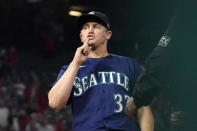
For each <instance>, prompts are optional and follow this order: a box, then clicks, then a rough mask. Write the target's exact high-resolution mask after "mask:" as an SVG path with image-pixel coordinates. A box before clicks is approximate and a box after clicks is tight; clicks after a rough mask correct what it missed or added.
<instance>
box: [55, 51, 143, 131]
mask: <svg viewBox="0 0 197 131" xmlns="http://www.w3.org/2000/svg"><path fill="white" fill-rule="evenodd" d="M67 67H68V66H63V68H62V69H61V71H60V73H59V75H58V78H57V80H56V82H57V81H58V80H59V78H60V77H61V76H62V75H63V73H64V72H65V71H66V69H67ZM140 73H141V68H140V66H139V65H138V64H137V63H136V61H135V60H133V59H130V58H127V57H123V56H118V55H113V54H110V55H109V56H106V57H103V58H88V59H87V60H86V61H85V62H84V63H83V65H81V66H80V68H79V70H78V73H77V76H76V79H75V82H74V86H73V89H72V92H71V95H70V98H69V103H71V106H72V115H73V128H74V131H108V130H109V131H110V130H113V131H140V127H139V125H138V123H137V121H135V120H132V119H130V118H129V117H128V116H127V115H126V114H125V113H124V110H125V109H124V108H125V104H126V99H127V98H128V96H131V95H132V91H133V87H134V84H135V82H136V79H137V77H138V76H139V74H140Z"/></svg>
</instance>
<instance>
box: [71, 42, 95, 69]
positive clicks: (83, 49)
mask: <svg viewBox="0 0 197 131" xmlns="http://www.w3.org/2000/svg"><path fill="white" fill-rule="evenodd" d="M88 42H89V38H88V39H87V40H86V42H85V43H84V44H83V45H82V46H80V47H78V48H77V50H76V52H75V56H74V58H73V61H72V63H75V64H77V65H78V66H80V65H81V64H82V63H83V62H85V61H86V59H87V58H88V55H89V53H90V50H91V49H90V47H89V46H88Z"/></svg>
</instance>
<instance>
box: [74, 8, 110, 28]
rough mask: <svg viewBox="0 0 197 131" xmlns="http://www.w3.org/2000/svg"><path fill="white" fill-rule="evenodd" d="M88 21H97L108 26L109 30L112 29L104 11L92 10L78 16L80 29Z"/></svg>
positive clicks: (77, 21)
mask: <svg viewBox="0 0 197 131" xmlns="http://www.w3.org/2000/svg"><path fill="white" fill-rule="evenodd" d="M86 22H97V23H99V24H101V25H103V26H104V27H106V29H107V30H110V23H109V19H108V17H107V16H106V15H105V14H104V13H101V12H95V11H91V12H89V13H88V14H84V15H82V16H80V17H78V18H77V20H76V23H77V26H78V28H79V29H81V28H82V26H83V25H84V24H85V23H86Z"/></svg>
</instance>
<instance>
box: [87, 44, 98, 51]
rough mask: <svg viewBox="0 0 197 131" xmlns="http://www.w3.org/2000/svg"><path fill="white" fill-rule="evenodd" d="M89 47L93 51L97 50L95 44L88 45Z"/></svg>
mask: <svg viewBox="0 0 197 131" xmlns="http://www.w3.org/2000/svg"><path fill="white" fill-rule="evenodd" d="M88 46H89V47H90V48H91V50H92V51H95V50H96V45H95V44H94V43H88Z"/></svg>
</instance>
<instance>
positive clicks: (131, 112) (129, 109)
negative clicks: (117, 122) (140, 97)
mask: <svg viewBox="0 0 197 131" xmlns="http://www.w3.org/2000/svg"><path fill="white" fill-rule="evenodd" d="M125 113H126V114H127V115H128V116H129V117H130V118H131V119H137V108H136V106H135V103H134V99H133V97H129V98H128V99H127V102H126V107H125Z"/></svg>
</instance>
